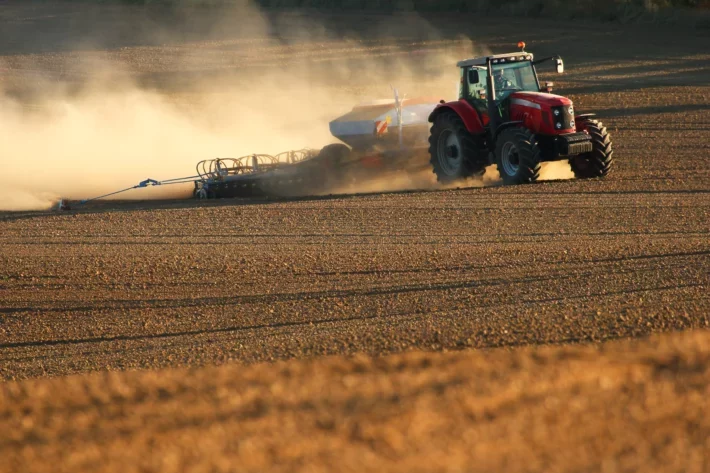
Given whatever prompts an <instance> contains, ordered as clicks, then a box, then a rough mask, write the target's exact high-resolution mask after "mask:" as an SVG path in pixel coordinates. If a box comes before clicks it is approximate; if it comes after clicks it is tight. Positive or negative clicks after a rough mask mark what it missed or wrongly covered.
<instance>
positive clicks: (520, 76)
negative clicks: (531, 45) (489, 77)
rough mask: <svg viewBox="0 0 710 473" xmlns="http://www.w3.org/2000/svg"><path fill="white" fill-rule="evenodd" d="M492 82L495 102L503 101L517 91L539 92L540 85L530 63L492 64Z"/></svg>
mask: <svg viewBox="0 0 710 473" xmlns="http://www.w3.org/2000/svg"><path fill="white" fill-rule="evenodd" d="M493 81H494V85H495V90H496V97H495V98H496V100H503V99H505V98H507V97H508V96H509V95H510V94H512V93H513V92H516V91H519V90H524V91H528V92H539V91H540V84H538V82H537V78H536V77H535V70H534V69H533V66H532V63H531V62H530V61H523V62H513V63H510V64H505V63H504V64H493Z"/></svg>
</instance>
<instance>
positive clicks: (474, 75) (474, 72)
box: [468, 69, 480, 84]
mask: <svg viewBox="0 0 710 473" xmlns="http://www.w3.org/2000/svg"><path fill="white" fill-rule="evenodd" d="M479 80H480V77H479V76H478V69H469V70H468V83H469V84H478V81H479Z"/></svg>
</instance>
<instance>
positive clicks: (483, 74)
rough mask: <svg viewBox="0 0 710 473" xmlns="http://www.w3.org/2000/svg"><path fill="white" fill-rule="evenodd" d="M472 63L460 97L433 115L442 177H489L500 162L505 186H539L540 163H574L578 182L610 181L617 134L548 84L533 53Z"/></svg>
mask: <svg viewBox="0 0 710 473" xmlns="http://www.w3.org/2000/svg"><path fill="white" fill-rule="evenodd" d="M518 46H519V47H520V48H521V52H517V53H509V54H499V55H495V56H485V57H479V58H474V59H468V60H465V61H461V62H459V63H458V67H460V68H461V85H460V88H459V99H458V100H457V101H454V102H448V103H445V102H444V101H443V100H442V101H441V103H440V104H439V105H438V106H437V107H436V108H435V109H434V111H433V112H432V114H431V115H430V116H429V121H430V122H432V123H433V126H432V127H431V134H430V136H429V145H430V146H429V154H430V156H431V160H430V162H431V164H432V166H433V168H434V173H436V175H437V178H438V180H439V181H441V182H451V181H455V180H458V179H461V178H466V177H471V176H475V175H481V174H483V173H484V170H485V168H486V166H488V165H491V164H496V165H497V167H498V171H499V172H500V176H501V178H502V179H503V182H504V183H505V184H522V183H527V182H534V181H535V180H536V179H537V178H538V177H539V176H540V163H542V162H545V161H561V160H569V163H570V166H571V168H572V171H573V172H574V175H575V176H576V177H577V178H593V177H602V176H606V175H607V174H608V173H609V170H610V169H611V166H612V163H613V157H612V155H613V151H612V143H611V137H610V136H609V133H608V132H607V130H606V128H605V127H604V126H603V125H602V123H601V122H600V121H598V120H594V119H593V118H592V117H593V116H594V115H592V114H588V115H575V114H574V108H573V105H572V101H571V100H570V99H568V98H566V97H561V96H559V95H553V94H551V93H550V92H551V90H552V89H551V88H552V84H551V83H547V84H546V85H545V86H544V87H541V86H540V82H539V79H538V76H537V71H536V69H535V66H536V65H538V64H540V63H543V62H547V61H554V62H555V63H556V65H557V72H558V73H560V74H561V73H562V72H564V64H563V62H562V59H561V58H560V57H559V56H553V57H548V58H544V59H541V60H537V61H535V60H534V59H533V55H532V54H531V53H528V52H525V43H520V44H518Z"/></svg>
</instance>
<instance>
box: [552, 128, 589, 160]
mask: <svg viewBox="0 0 710 473" xmlns="http://www.w3.org/2000/svg"><path fill="white" fill-rule="evenodd" d="M557 152H558V154H559V155H560V156H576V155H578V154H584V153H591V152H592V138H591V137H590V136H589V135H588V134H586V133H569V134H566V135H559V136H558V137H557Z"/></svg>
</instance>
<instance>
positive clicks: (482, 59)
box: [456, 51, 533, 67]
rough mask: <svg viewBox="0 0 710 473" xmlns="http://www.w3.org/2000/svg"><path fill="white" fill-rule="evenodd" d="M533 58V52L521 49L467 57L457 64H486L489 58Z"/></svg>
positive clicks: (504, 60) (527, 59)
mask: <svg viewBox="0 0 710 473" xmlns="http://www.w3.org/2000/svg"><path fill="white" fill-rule="evenodd" d="M532 58H533V54H532V53H526V52H525V51H519V52H517V53H507V54H495V55H491V56H481V57H475V58H473V59H465V60H463V61H459V63H458V64H456V65H457V66H458V67H471V66H485V65H486V61H488V59H490V60H491V62H496V60H498V61H500V62H516V61H529V60H531V59H532Z"/></svg>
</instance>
